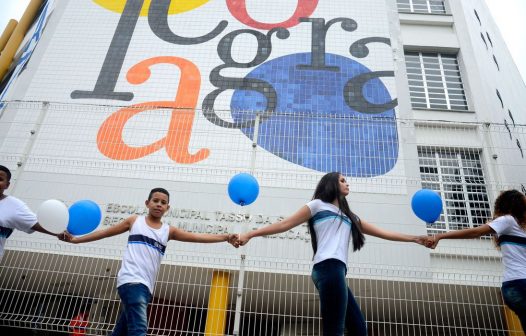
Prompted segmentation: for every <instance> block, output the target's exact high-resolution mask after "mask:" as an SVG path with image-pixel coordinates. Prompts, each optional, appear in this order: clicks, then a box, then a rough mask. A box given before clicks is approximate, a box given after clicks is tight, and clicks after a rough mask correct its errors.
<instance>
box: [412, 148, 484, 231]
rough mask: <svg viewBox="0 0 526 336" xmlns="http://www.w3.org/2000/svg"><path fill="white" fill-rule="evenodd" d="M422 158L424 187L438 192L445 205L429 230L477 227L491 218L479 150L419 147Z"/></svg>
mask: <svg viewBox="0 0 526 336" xmlns="http://www.w3.org/2000/svg"><path fill="white" fill-rule="evenodd" d="M418 160H419V166H420V177H421V179H422V188H427V189H432V190H435V191H437V192H438V193H439V194H440V196H441V198H442V202H443V205H444V210H443V212H442V214H441V215H440V218H439V219H438V220H437V221H436V222H435V223H433V224H428V225H427V230H428V233H431V234H436V233H441V232H444V231H450V230H461V229H466V228H470V227H477V226H479V225H482V224H485V223H486V221H487V220H488V219H489V218H491V205H490V202H489V200H488V195H487V189H486V184H485V180H484V173H483V170H482V165H481V162H480V152H479V151H478V150H474V149H448V148H434V147H419V148H418Z"/></svg>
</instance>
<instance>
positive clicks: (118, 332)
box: [111, 283, 152, 336]
mask: <svg viewBox="0 0 526 336" xmlns="http://www.w3.org/2000/svg"><path fill="white" fill-rule="evenodd" d="M117 291H118V292H119V296H120V298H121V304H122V307H121V308H122V309H121V314H120V316H119V319H118V320H117V323H116V324H115V328H114V329H113V333H112V334H111V335H112V336H146V333H147V332H148V319H147V310H146V309H147V308H148V303H150V302H151V301H152V295H151V294H150V290H149V289H148V287H146V286H145V285H143V284H141V283H127V284H124V285H122V286H119V287H118V288H117Z"/></svg>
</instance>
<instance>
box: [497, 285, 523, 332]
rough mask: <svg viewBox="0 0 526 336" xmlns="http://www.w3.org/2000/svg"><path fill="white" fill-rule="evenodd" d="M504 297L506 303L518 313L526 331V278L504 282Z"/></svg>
mask: <svg viewBox="0 0 526 336" xmlns="http://www.w3.org/2000/svg"><path fill="white" fill-rule="evenodd" d="M502 297H503V298H504V303H505V304H506V305H507V306H508V307H510V309H511V310H512V311H513V312H514V313H515V314H517V316H518V317H519V320H520V321H521V325H522V331H524V332H526V279H519V280H512V281H505V282H503V283H502Z"/></svg>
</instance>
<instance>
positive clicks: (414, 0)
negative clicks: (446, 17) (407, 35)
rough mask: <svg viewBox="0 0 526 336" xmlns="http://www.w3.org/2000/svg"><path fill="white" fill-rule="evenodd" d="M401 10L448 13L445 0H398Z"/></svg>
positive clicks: (399, 9)
mask: <svg viewBox="0 0 526 336" xmlns="http://www.w3.org/2000/svg"><path fill="white" fill-rule="evenodd" d="M396 3H397V5H398V11H399V12H410V13H426V14H446V6H445V4H444V0H397V1H396Z"/></svg>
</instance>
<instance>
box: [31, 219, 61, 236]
mask: <svg viewBox="0 0 526 336" xmlns="http://www.w3.org/2000/svg"><path fill="white" fill-rule="evenodd" d="M31 230H35V231H36V232H40V233H45V234H48V235H50V236H54V237H58V236H59V233H53V232H51V231H48V230H46V229H45V228H44V227H42V225H40V223H38V222H37V223H36V224H35V225H33V226H32V227H31Z"/></svg>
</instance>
